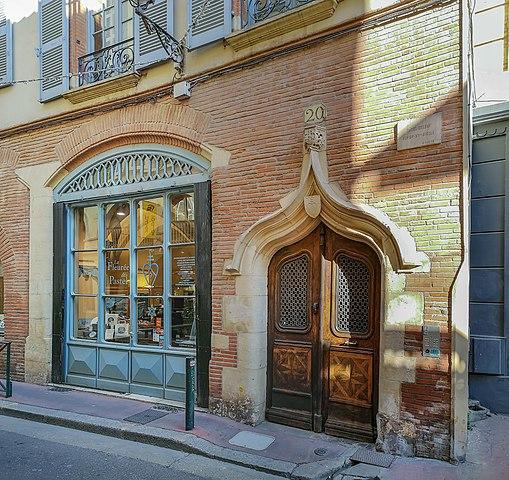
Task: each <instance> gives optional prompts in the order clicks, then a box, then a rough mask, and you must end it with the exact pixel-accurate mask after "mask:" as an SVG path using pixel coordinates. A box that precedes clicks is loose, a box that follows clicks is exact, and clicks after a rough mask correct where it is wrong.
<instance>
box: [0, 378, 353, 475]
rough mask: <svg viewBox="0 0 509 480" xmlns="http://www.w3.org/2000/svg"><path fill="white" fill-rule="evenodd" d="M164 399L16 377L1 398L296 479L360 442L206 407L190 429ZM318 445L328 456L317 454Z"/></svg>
mask: <svg viewBox="0 0 509 480" xmlns="http://www.w3.org/2000/svg"><path fill="white" fill-rule="evenodd" d="M147 400H148V402H147ZM164 403H168V402H164V401H163V402H159V400H158V399H153V398H151V399H144V400H143V401H142V400H140V399H130V398H125V397H124V396H122V395H107V394H104V393H96V392H90V391H83V390H74V389H72V388H58V389H54V388H52V387H51V386H47V385H33V384H27V383H15V384H14V388H13V396H12V397H11V398H9V399H8V400H1V399H0V414H3V415H10V416H15V417H20V418H26V419H29V420H35V421H39V422H44V423H49V424H55V425H62V426H66V427H71V428H77V429H81V430H85V431H89V432H95V433H101V434H103V435H109V436H115V437H120V438H125V439H129V440H134V441H138V442H144V443H148V444H152V445H158V446H164V447H168V448H172V449H175V450H180V451H184V452H188V453H193V454H196V455H201V456H205V457H209V458H215V459H220V460H222V461H226V462H230V463H234V464H237V465H245V466H249V467H250V468H253V469H256V470H259V471H261V472H266V473H270V474H276V475H281V476H284V477H287V478H296V479H319V478H327V477H330V476H331V475H332V474H333V473H334V472H335V471H336V470H338V469H340V468H342V467H343V466H344V464H345V461H346V460H347V458H348V456H349V455H351V453H352V452H351V451H350V449H351V448H352V445H353V446H354V447H355V448H358V445H357V444H352V443H351V442H347V441H341V440H339V439H337V438H334V437H330V436H327V435H324V434H316V433H313V432H306V431H302V430H299V429H295V428H292V427H286V426H283V425H276V424H271V423H268V422H264V423H262V424H261V425H258V426H256V427H251V426H249V425H243V424H240V423H238V422H234V421H232V420H229V419H227V418H222V417H218V416H216V415H212V414H209V413H207V412H203V411H197V412H196V415H195V429H193V430H192V432H186V431H185V428H184V426H185V413H184V410H183V409H178V408H166V407H164ZM151 408H154V409H158V411H160V412H162V413H164V415H163V416H160V418H157V419H154V420H153V421H149V422H147V423H145V424H139V423H132V422H129V421H126V418H129V417H131V418H132V417H133V416H135V417H134V418H137V416H139V414H143V413H144V412H146V411H147V410H148V409H151ZM159 409H163V410H159ZM239 433H240V434H242V435H250V434H255V435H263V436H264V437H270V438H271V439H274V440H273V441H271V442H270V444H269V443H267V445H265V446H262V447H263V448H261V449H259V450H256V449H254V448H249V444H246V443H244V444H242V443H241V444H240V445H232V444H231V443H229V441H230V440H231V439H232V438H234V437H235V436H236V435H238V434H239ZM258 448H259V447H258ZM317 449H319V450H322V452H323V453H324V456H319V455H317V454H316V453H315V450H317Z"/></svg>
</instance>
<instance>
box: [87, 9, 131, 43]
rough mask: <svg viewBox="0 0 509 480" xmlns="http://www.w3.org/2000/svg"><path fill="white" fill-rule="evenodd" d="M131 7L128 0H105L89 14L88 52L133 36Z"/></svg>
mask: <svg viewBox="0 0 509 480" xmlns="http://www.w3.org/2000/svg"><path fill="white" fill-rule="evenodd" d="M133 15H134V11H133V7H132V6H131V4H130V3H129V0H106V2H105V3H103V5H102V7H101V8H100V9H97V10H95V11H93V12H90V15H89V20H88V22H89V52H90V53H91V52H95V51H98V50H101V49H103V48H105V47H111V46H112V45H114V44H116V43H118V42H121V41H123V40H128V39H130V38H133V35H134V29H133Z"/></svg>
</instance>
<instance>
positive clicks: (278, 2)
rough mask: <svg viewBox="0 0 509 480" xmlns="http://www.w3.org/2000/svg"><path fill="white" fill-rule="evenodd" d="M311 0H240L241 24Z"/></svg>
mask: <svg viewBox="0 0 509 480" xmlns="http://www.w3.org/2000/svg"><path fill="white" fill-rule="evenodd" d="M311 1H312V0H242V26H243V27H246V26H250V25H254V24H255V23H258V22H261V21H263V20H266V19H268V18H270V17H275V16H276V15H280V14H283V13H287V12H289V11H290V10H293V9H294V8H298V7H301V6H302V5H305V4H306V3H310V2H311Z"/></svg>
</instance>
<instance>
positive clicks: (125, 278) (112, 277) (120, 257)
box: [104, 250, 131, 295]
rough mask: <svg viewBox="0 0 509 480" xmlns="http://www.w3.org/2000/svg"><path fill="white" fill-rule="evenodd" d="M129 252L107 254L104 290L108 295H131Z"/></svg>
mask: <svg viewBox="0 0 509 480" xmlns="http://www.w3.org/2000/svg"><path fill="white" fill-rule="evenodd" d="M129 255H130V254H129V250H111V251H107V252H105V259H104V267H105V269H104V290H105V292H106V294H107V295H129V285H130V283H131V282H130V273H129V272H130V265H129V260H130V256H129Z"/></svg>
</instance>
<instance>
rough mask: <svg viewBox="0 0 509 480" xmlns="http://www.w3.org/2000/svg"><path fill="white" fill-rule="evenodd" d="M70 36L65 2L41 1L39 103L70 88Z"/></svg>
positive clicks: (55, 0) (54, 0)
mask: <svg viewBox="0 0 509 480" xmlns="http://www.w3.org/2000/svg"><path fill="white" fill-rule="evenodd" d="M68 39H69V37H68V21H67V7H66V4H65V0H39V45H40V47H39V73H40V76H41V78H42V79H43V80H41V82H40V89H39V92H40V101H41V102H45V101H47V100H51V99H52V98H56V97H59V96H61V95H62V94H63V93H64V92H65V91H66V90H68V89H69V77H68V75H69V40H68Z"/></svg>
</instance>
